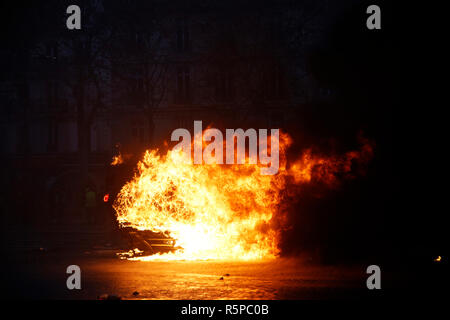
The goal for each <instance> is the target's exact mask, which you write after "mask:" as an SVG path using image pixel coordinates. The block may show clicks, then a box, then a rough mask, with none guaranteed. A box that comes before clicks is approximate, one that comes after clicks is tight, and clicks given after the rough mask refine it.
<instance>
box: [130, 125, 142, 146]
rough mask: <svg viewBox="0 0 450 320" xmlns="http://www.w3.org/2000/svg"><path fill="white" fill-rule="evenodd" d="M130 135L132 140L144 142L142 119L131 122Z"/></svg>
mask: <svg viewBox="0 0 450 320" xmlns="http://www.w3.org/2000/svg"><path fill="white" fill-rule="evenodd" d="M131 136H132V139H133V141H135V142H139V143H140V144H143V143H144V142H145V127H144V121H143V120H134V121H132V122H131Z"/></svg>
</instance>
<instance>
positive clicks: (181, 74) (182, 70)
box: [176, 66, 191, 103]
mask: <svg viewBox="0 0 450 320" xmlns="http://www.w3.org/2000/svg"><path fill="white" fill-rule="evenodd" d="M190 88H191V74H190V68H189V67H187V66H181V67H178V68H177V91H176V103H189V102H190V100H191V92H190Z"/></svg>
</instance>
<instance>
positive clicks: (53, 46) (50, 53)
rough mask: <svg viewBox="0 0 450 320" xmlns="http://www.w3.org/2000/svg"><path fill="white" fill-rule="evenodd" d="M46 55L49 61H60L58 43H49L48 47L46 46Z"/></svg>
mask: <svg viewBox="0 0 450 320" xmlns="http://www.w3.org/2000/svg"><path fill="white" fill-rule="evenodd" d="M45 51H46V52H45V55H46V57H47V58H49V59H54V60H56V59H58V43H57V42H53V43H47V45H46V46H45Z"/></svg>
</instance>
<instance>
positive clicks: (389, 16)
mask: <svg viewBox="0 0 450 320" xmlns="http://www.w3.org/2000/svg"><path fill="white" fill-rule="evenodd" d="M369 4H372V3H369V2H366V1H353V2H352V4H351V5H349V4H346V5H345V6H344V5H343V6H342V7H340V6H339V5H337V4H333V5H332V6H329V7H326V8H327V9H325V10H324V11H325V12H326V11H327V10H335V12H336V13H338V14H336V16H335V17H334V19H333V20H332V21H329V20H327V21H324V22H323V26H324V31H323V33H322V36H321V38H320V41H318V42H317V43H316V44H315V45H313V46H311V47H309V48H308V49H307V50H305V52H302V54H304V56H305V57H306V58H305V61H306V70H307V72H308V74H310V75H311V79H314V81H316V83H317V84H318V85H319V86H321V87H325V88H328V89H331V90H332V91H333V92H334V93H335V95H334V96H333V98H332V99H331V101H328V102H327V103H320V102H315V101H312V102H310V105H312V106H313V107H308V108H305V109H302V108H301V107H299V108H298V109H295V110H294V111H289V112H292V113H290V114H289V115H287V117H288V118H291V119H293V120H292V122H290V124H289V125H286V128H285V129H286V130H287V131H288V132H289V133H290V134H291V135H292V136H293V137H294V141H301V142H298V143H295V144H294V146H293V149H292V151H291V152H292V153H294V154H295V152H296V151H301V150H303V148H307V147H310V146H315V147H317V148H318V149H319V150H322V151H323V152H324V153H326V152H327V151H329V150H331V149H334V150H337V151H341V152H345V151H348V150H352V149H355V148H357V147H358V143H357V140H356V136H357V134H358V132H360V131H362V132H363V133H364V136H365V137H367V138H369V139H371V140H372V141H375V145H376V147H375V153H374V158H373V159H372V161H371V162H370V163H369V165H368V168H367V174H366V175H364V176H360V177H358V178H356V179H352V180H349V181H344V182H343V183H342V184H341V185H340V186H339V187H338V188H335V189H327V188H325V187H323V186H320V185H314V184H313V185H311V186H307V187H305V190H304V192H303V193H302V194H301V196H299V197H298V198H296V199H294V200H293V201H292V207H291V210H290V215H289V222H290V226H291V228H290V229H289V230H286V232H285V233H284V234H283V238H282V242H281V249H282V255H284V256H295V255H298V254H301V253H304V252H308V253H310V255H311V256H312V257H314V258H318V259H319V260H320V262H321V263H325V264H339V263H355V262H358V263H359V262H364V263H374V264H379V265H381V266H386V267H387V268H391V267H392V268H393V269H395V270H397V269H400V270H401V269H402V268H408V269H409V270H410V271H411V272H412V274H413V276H412V278H414V279H417V281H418V282H416V283H420V284H421V285H426V286H428V285H430V284H433V285H435V284H436V283H433V282H440V281H441V280H440V278H439V277H440V276H442V275H443V273H442V271H439V270H441V269H439V270H438V272H436V270H437V269H436V265H435V263H434V262H433V259H434V258H435V257H436V256H437V255H441V256H443V257H448V256H447V254H448V251H447V246H446V245H445V246H444V243H445V239H446V233H447V231H446V229H447V226H446V224H445V223H444V217H445V211H447V210H445V205H444V206H443V207H441V206H440V205H439V204H440V203H441V202H442V199H445V198H446V189H447V188H446V178H445V173H446V172H445V171H446V170H445V169H444V168H445V165H443V164H444V163H445V159H446V156H445V155H444V154H443V151H442V150H445V149H446V147H445V146H446V144H445V143H442V142H441V140H440V139H439V137H441V136H442V135H443V133H442V132H440V131H439V130H442V128H445V125H441V124H440V122H442V120H439V118H440V117H438V116H437V113H436V112H435V110H434V108H433V106H434V105H441V106H443V104H444V103H443V102H442V101H440V100H438V98H437V97H438V94H436V95H434V94H433V95H431V94H430V95H428V94H425V95H426V100H425V102H424V103H422V102H421V101H420V102H419V97H421V96H422V95H423V94H424V93H425V92H428V89H429V87H432V89H433V91H434V92H436V91H438V92H439V91H441V89H439V88H440V86H442V85H443V83H446V82H448V81H447V80H446V79H445V78H444V80H443V81H442V84H441V83H440V81H439V80H438V79H437V77H436V75H435V74H434V73H433V74H431V73H432V72H433V71H437V72H438V73H439V72H440V70H441V65H438V66H436V67H435V66H434V65H435V64H437V60H438V58H439V55H440V54H442V52H441V51H440V50H439V49H438V48H437V46H439V43H441V42H443V38H440V37H439V36H438V35H437V33H430V32H427V31H426V30H428V29H425V25H427V24H428V23H426V22H421V24H419V25H415V24H414V23H411V22H409V24H408V22H406V23H403V22H400V21H404V20H403V19H404V18H405V16H408V14H407V13H405V12H403V11H401V10H398V8H394V7H393V5H391V4H390V3H388V2H386V1H378V2H377V3H376V4H378V5H379V6H380V7H381V10H382V29H381V30H368V29H367V28H366V27H365V21H366V17H367V15H366V14H365V8H367V6H368V5H369ZM270 5H271V4H270V3H269V4H267V6H270ZM307 5H308V2H305V6H307ZM233 6H234V5H233V4H229V5H228V6H227V7H226V9H227V10H224V13H223V15H224V17H225V20H228V21H230V23H231V21H233V19H235V18H236V17H239V16H240V14H241V13H242V12H239V10H241V9H237V8H236V9H233ZM265 6H266V4H263V3H261V2H258V3H256V2H251V1H250V2H249V3H248V6H244V8H245V10H248V11H249V12H250V13H251V12H253V11H255V12H256V11H258V10H259V9H260V8H264V7H265ZM174 8H177V10H179V11H180V12H183V10H185V11H186V12H185V13H188V14H189V13H190V12H191V10H192V11H195V10H194V9H193V8H192V7H189V9H183V8H184V7H183V5H182V4H181V5H180V3H178V2H174ZM240 8H241V7H240ZM39 9H40V4H39V3H35V2H33V3H32V4H31V3H28V2H24V1H15V2H7V3H3V4H2V8H1V12H2V27H1V30H2V51H3V52H8V51H9V52H10V51H11V50H13V52H14V55H15V57H16V61H17V62H18V63H16V64H14V66H11V65H5V64H2V68H9V67H14V68H19V70H18V71H17V74H20V73H21V72H22V71H24V72H25V73H26V71H27V70H28V69H27V68H28V65H27V59H26V58H25V56H26V55H27V52H28V50H29V49H30V48H31V47H32V46H33V45H34V44H35V43H36V41H37V40H38V39H39V38H40V37H41V36H42V35H43V34H45V33H46V32H47V30H46V26H47V27H48V25H50V26H51V25H52V24H51V23H50V24H47V23H46V22H47V21H42V20H40V19H36V15H35V14H36V10H39ZM174 10H175V9H174ZM218 10H219V9H218ZM436 10H438V9H436ZM427 12H428V11H427V10H425V11H424V15H426V16H428V17H429V15H428V14H427ZM433 12H434V9H433ZM328 13H329V12H328ZM63 14H64V13H63ZM50 16H51V15H50ZM411 19H412V20H414V18H411ZM431 20H435V19H431ZM425 21H428V20H425ZM41 25H42V28H41ZM422 26H423V27H422ZM411 38H412V40H413V42H412V43H411V42H409V41H410V40H411ZM225 42H226V39H225V38H224V45H225ZM404 43H408V48H409V45H410V44H411V45H412V46H411V48H409V49H410V50H405V49H406V48H407V47H406V46H403V44H404ZM294 50H303V49H301V48H298V49H294ZM430 52H431V54H430ZM21 55H23V56H24V58H23V60H21V59H22V58H21ZM21 61H23V63H22V62H21ZM424 66H429V67H428V68H427V67H424ZM2 73H3V70H2ZM13 73H14V72H13ZM425 74H426V75H425ZM410 82H413V84H412V85H411V86H410V85H409V83H410ZM416 86H417V87H418V89H416ZM405 89H406V90H405ZM293 90H294V91H295V90H296V88H295V87H294V88H293ZM442 90H443V91H445V88H442ZM409 98H412V99H411V100H413V101H412V102H409V100H410V99H409ZM434 100H436V101H434ZM257 109H258V105H256V107H255V110H257ZM430 113H433V115H430ZM430 118H431V119H430ZM190 120H191V119H190V118H188V121H190ZM215 121H217V119H213V120H212V122H213V123H215ZM244 121H245V120H244ZM296 121H297V123H298V124H299V125H297V126H296V125H295V124H296ZM204 122H205V121H204ZM229 124H231V125H235V126H236V125H237V127H245V126H246V125H247V124H246V123H245V122H239V121H238V120H236V119H232V120H224V121H223V122H222V123H221V125H224V126H226V125H229ZM168 131H169V132H170V130H168ZM153 143H155V144H156V143H157V142H153ZM74 156H75V157H78V155H77V154H75V155H74ZM14 159H15V158H14V157H13V156H11V155H8V154H5V155H2V166H3V167H4V168H6V169H5V170H7V171H11V172H12V174H19V173H23V171H22V170H25V169H23V168H21V167H18V166H14V167H8V166H10V165H11V164H13V163H14V161H15V160H14ZM77 159H78V158H77ZM107 159H109V158H107ZM77 161H78V160H77ZM105 161H107V160H105ZM106 164H107V163H106ZM132 167H133V165H132V164H130V168H129V169H124V170H123V172H122V173H120V177H119V178H116V179H117V180H119V181H125V180H126V179H127V178H128V177H129V176H130V174H131V173H132ZM27 173H28V171H27ZM27 173H26V174H27ZM435 177H439V178H437V180H438V181H436V178H435ZM119 185H120V183H119ZM2 188H3V190H8V188H9V185H8V182H5V183H4V184H3V186H2ZM74 188H75V186H74ZM318 193H319V194H320V197H317V194H318ZM3 194H4V195H7V196H4V198H3V199H2V201H4V202H9V201H10V202H11V203H14V201H13V199H12V197H15V196H17V194H12V195H11V194H10V193H8V192H7V191H3ZM25 196H26V194H25ZM8 208H9V210H8V212H4V213H3V214H4V215H11V214H16V212H18V211H20V210H19V209H17V211H16V208H15V207H14V205H10V206H9V207H8ZM45 214H46V213H45V212H40V211H35V212H33V215H34V216H39V215H43V216H44V215H45ZM5 227H6V228H8V227H7V226H5ZM31 228H32V226H31ZM4 235H5V237H6V233H4ZM3 243H4V244H5V243H6V241H4V242H3ZM443 262H444V263H446V261H443ZM423 274H427V277H428V278H427V279H428V280H425V279H424V278H423V277H422V275H423ZM411 286H413V285H412V284H411Z"/></svg>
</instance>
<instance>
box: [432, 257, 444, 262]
mask: <svg viewBox="0 0 450 320" xmlns="http://www.w3.org/2000/svg"><path fill="white" fill-rule="evenodd" d="M441 260H442V257H441V256H437V258H435V259H434V261H436V262H440V261H441Z"/></svg>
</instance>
